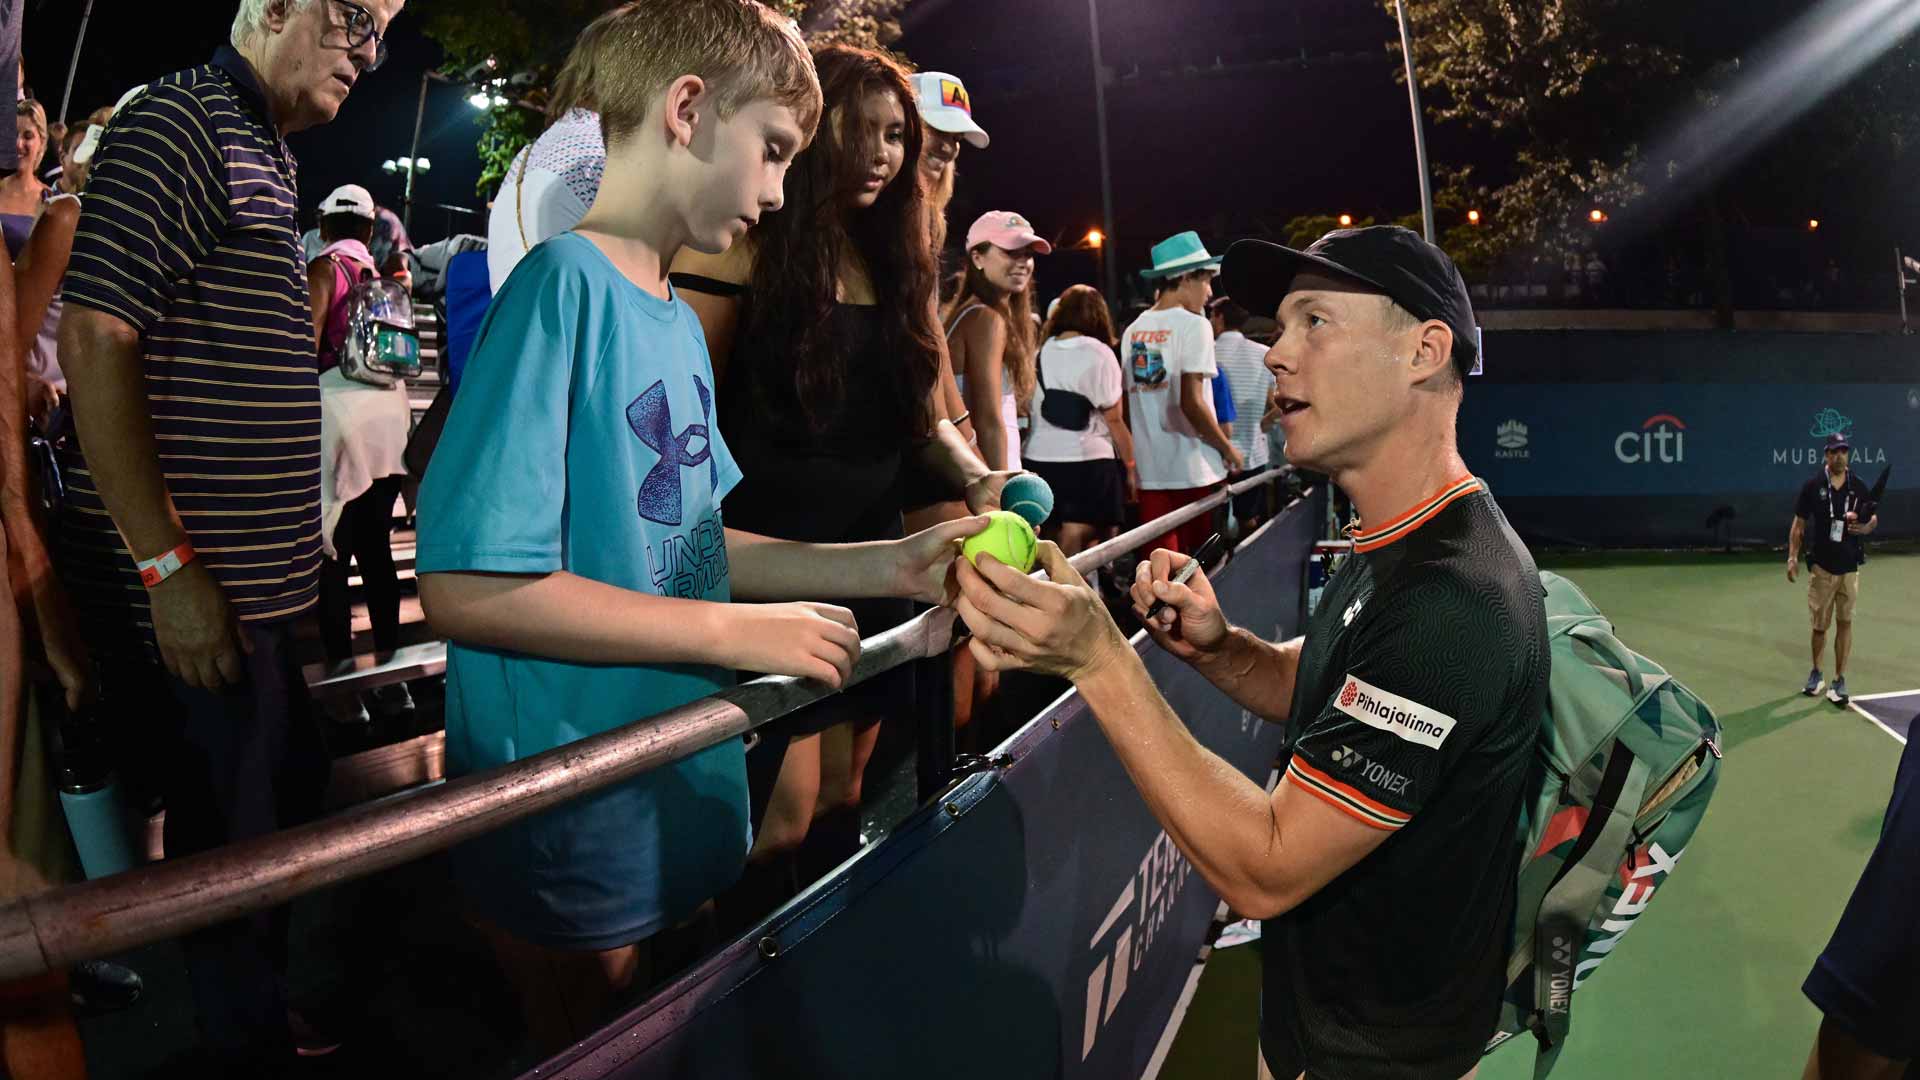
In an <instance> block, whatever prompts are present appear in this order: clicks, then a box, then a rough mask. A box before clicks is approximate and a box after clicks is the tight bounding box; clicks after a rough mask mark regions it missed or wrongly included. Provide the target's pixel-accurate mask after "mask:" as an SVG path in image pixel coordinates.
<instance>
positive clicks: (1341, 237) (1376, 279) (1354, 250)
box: [1220, 225, 1480, 375]
mask: <svg viewBox="0 0 1920 1080" xmlns="http://www.w3.org/2000/svg"><path fill="white" fill-rule="evenodd" d="M1307 271H1319V272H1322V273H1327V274H1331V275H1333V276H1334V277H1342V278H1347V279H1349V280H1351V281H1357V282H1359V283H1360V284H1362V285H1365V286H1367V287H1368V288H1370V289H1374V290H1376V291H1378V292H1381V293H1384V294H1386V296H1387V297H1388V298H1390V299H1392V300H1393V302H1394V303H1396V304H1399V305H1400V306H1401V307H1403V308H1405V309H1407V311H1409V312H1411V313H1412V314H1413V316H1414V318H1416V319H1420V320H1422V321H1425V320H1427V319H1438V320H1440V321H1441V322H1443V323H1446V324H1447V328H1448V329H1449V330H1452V331H1453V366H1454V367H1455V368H1457V369H1459V371H1460V374H1462V375H1465V374H1466V373H1467V372H1469V371H1472V370H1473V362H1474V358H1475V357H1476V356H1478V355H1479V353H1480V346H1479V342H1478V339H1477V338H1476V336H1475V329H1474V321H1473V302H1472V301H1470V300H1468V299H1467V283H1466V281H1465V280H1463V279H1462V278H1461V277H1460V269H1459V267H1456V266H1454V265H1453V260H1452V259H1449V258H1447V253H1446V252H1444V251H1441V250H1440V249H1439V248H1437V247H1435V246H1433V245H1432V244H1429V243H1427V242H1426V241H1425V240H1424V239H1422V238H1421V237H1420V234H1419V233H1416V232H1414V231H1412V230H1410V229H1403V228H1401V227H1400V226H1398V225H1372V226H1369V227H1367V228H1364V229H1335V230H1334V231H1332V232H1330V233H1328V234H1327V235H1325V236H1323V237H1321V238H1320V239H1318V240H1315V241H1314V242H1313V244H1312V246H1310V247H1308V248H1307V249H1306V250H1305V251H1295V250H1294V249H1292V248H1289V247H1282V246H1281V245H1279V244H1273V243H1268V242H1267V241H1265V240H1241V241H1239V242H1238V243H1236V244H1234V245H1233V246H1232V247H1230V248H1228V249H1227V256H1226V261H1225V262H1223V263H1222V264H1221V266H1220V291H1221V292H1222V293H1225V294H1226V295H1228V296H1231V297H1233V299H1234V300H1236V301H1237V302H1239V304H1240V306H1242V307H1244V308H1246V309H1247V310H1248V311H1251V312H1253V313H1254V314H1256V315H1268V316H1270V315H1272V314H1273V313H1274V312H1276V311H1278V310H1279V308H1280V301H1281V300H1284V299H1285V298H1286V295H1287V290H1288V288H1289V287H1290V286H1291V285H1292V284H1293V279H1294V278H1295V277H1296V276H1297V275H1299V274H1301V273H1303V272H1307Z"/></svg>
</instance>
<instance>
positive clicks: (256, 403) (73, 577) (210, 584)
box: [59, 0, 404, 1076]
mask: <svg viewBox="0 0 1920 1080" xmlns="http://www.w3.org/2000/svg"><path fill="white" fill-rule="evenodd" d="M403 2H404V0H366V2H364V3H355V2H352V0H242V2H241V4H240V5H239V10H238V13H237V14H236V15H235V17H234V21H233V32H232V38H231V45H230V46H228V47H223V48H221V49H220V50H219V51H218V52H216V53H215V54H214V56H213V59H212V60H211V61H210V62H209V63H207V64H203V65H201V66H199V67H195V68H189V69H188V70H186V71H180V72H176V73H174V74H172V75H168V76H166V77H165V78H162V79H160V80H159V81H157V82H154V83H152V84H150V85H149V86H146V87H145V88H143V90H142V91H141V92H139V93H138V94H137V95H135V96H134V97H133V98H132V100H130V101H128V102H127V103H126V105H125V106H124V108H122V109H121V111H120V112H119V113H118V114H117V115H116V117H115V119H114V123H113V125H112V127H111V128H110V129H109V130H108V132H107V134H106V136H105V137H104V138H103V139H102V141H101V144H100V147H99V149H98V151H97V152H96V153H95V155H94V160H93V171H92V176H91V179H90V181H89V185H90V186H89V189H88V190H89V192H90V194H91V195H92V196H94V197H91V198H89V199H88V200H87V202H86V205H85V207H84V209H83V210H82V211H81V214H80V222H79V225H78V228H77V230H76V233H75V236H74V240H73V257H72V261H71V263H70V270H69V273H68V276H67V284H66V290H65V299H66V314H65V317H64V318H63V320H62V322H61V328H60V359H61V364H62V367H63V368H64V370H65V371H66V373H67V377H68V383H69V389H70V391H71V394H72V398H73V407H74V415H75V418H76V421H77V426H78V443H79V447H80V449H79V450H78V451H76V453H75V455H74V456H73V457H72V458H70V459H69V460H68V462H67V465H68V469H67V476H68V478H69V497H68V503H67V509H66V512H65V514H64V515H63V518H64V519H63V522H62V528H61V537H60V541H59V546H60V548H61V553H62V567H61V569H62V571H63V577H64V578H65V579H66V580H67V581H68V582H69V585H70V588H71V590H72V592H73V598H74V601H75V605H76V607H77V608H78V610H79V614H80V618H81V623H82V632H83V635H84V636H85V637H86V638H87V639H88V644H89V646H90V647H91V649H92V652H93V654H94V656H95V658H96V659H97V661H98V662H99V664H100V666H101V668H102V669H103V670H104V671H106V672H109V673H110V677H108V678H106V679H104V680H103V682H104V683H105V684H106V688H105V694H106V698H105V702H104V707H105V708H106V709H107V710H108V715H109V716H114V717H119V718H122V719H124V720H125V721H126V724H125V727H126V730H127V732H128V734H127V736H126V738H127V739H128V740H136V739H137V740H139V742H140V745H138V746H137V747H128V748H127V751H128V753H127V758H128V760H129V762H137V763H140V764H141V765H143V766H144V767H145V769H146V770H148V771H149V774H150V775H149V776H148V777H147V778H146V779H148V780H149V781H150V782H151V783H152V784H153V785H154V786H155V787H157V788H158V790H159V793H160V794H161V795H162V797H163V798H164V800H165V803H166V808H167V824H166V851H167V854H168V855H169V856H180V855H186V854H190V853H192V852H196V851H203V850H206V849H208V848H213V847H218V846H220V845H222V844H226V843H230V842H233V841H236V840H241V839H245V838H248V837H252V836H258V835H261V834H263V833H268V832H271V831H273V830H275V829H279V828H284V827H286V826H289V825H292V824H295V823H297V822H299V821H302V820H306V819H309V818H311V817H313V816H315V815H317V813H318V812H319V810H320V796H321V791H322V788H323V786H324V784H325V780H326V771H327V764H328V762H327V757H326V755H325V752H324V749H323V747H322V746H321V744H320V741H319V737H318V731H317V729H316V728H315V726H314V721H313V717H312V715H311V712H310V709H309V705H308V701H307V693H306V685H305V681H304V680H303V678H302V676H301V672H300V666H299V664H298V663H297V662H296V660H295V657H294V643H293V632H292V628H293V624H294V620H296V619H297V618H298V617H300V616H302V615H304V614H305V613H306V612H307V611H308V610H309V609H311V608H312V607H313V604H314V600H315V596H316V594H317V588H318V582H319V567H320V499H319V490H320V393H319V386H318V381H317V378H318V372H317V368H316V362H315V353H314V341H313V330H312V326H311V324H310V322H309V319H308V311H307V293H306V275H305V272H304V267H303V266H302V265H301V262H300V247H299V238H300V230H299V228H298V226H297V223H296V217H295V213H296V208H297V206H298V203H299V196H298V194H297V192H298V184H297V183H296V181H295V164H294V160H293V155H292V153H291V151H289V149H288V148H287V143H286V137H287V135H289V134H291V133H292V132H296V131H300V130H303V129H305V128H310V127H313V126H315V125H318V124H324V123H326V122H327V121H329V120H331V119H333V117H334V114H335V113H336V112H338V111H339V108H340V105H341V103H342V102H344V101H345V100H346V99H347V94H348V93H349V92H350V91H351V90H352V89H353V87H354V84H355V83H356V82H357V81H358V80H359V79H360V77H361V75H363V74H365V73H366V72H368V71H371V70H374V69H375V68H378V67H379V66H380V63H381V61H382V60H383V59H384V58H385V56H386V46H385V42H384V35H385V32H386V29H387V26H388V23H389V22H390V21H391V20H392V19H393V17H394V16H395V15H397V14H398V13H399V11H400V8H401V6H402V4H403ZM82 455H84V456H82ZM184 944H185V948H186V955H187V965H188V971H189V975H190V977H191V983H192V986H193V993H194V1003H195V1005H196V1007H197V1009H198V1014H199V1022H200V1028H201V1034H202V1036H203V1038H202V1045H203V1046H204V1047H205V1048H206V1049H207V1051H209V1052H210V1054H211V1055H212V1056H213V1058H214V1059H215V1060H214V1061H213V1062H210V1065H211V1066H212V1067H211V1069H209V1071H212V1072H219V1073H226V1074H233V1075H248V1076H257V1075H269V1074H277V1072H278V1071H279V1070H280V1069H281V1068H282V1067H283V1062H284V1059H285V1055H287V1054H288V1053H290V1052H291V1051H293V1050H296V1049H297V1050H298V1051H300V1052H301V1053H304V1054H313V1053H319V1052H325V1051H327V1050H329V1049H331V1048H332V1046H333V1045H334V1044H332V1043H331V1042H330V1041H328V1040H325V1039H321V1038H318V1037H316V1036H315V1035H314V1033H313V1032H312V1031H311V1030H310V1029H309V1028H307V1025H305V1024H304V1023H303V1022H301V1020H300V1019H299V1017H298V1016H297V1014H294V1013H292V1012H290V1010H289V1009H288V1007H287V1004H286V997H285V993H284V986H283V970H282V969H283V968H284V964H285V956H286V917H285V913H284V911H282V912H280V913H277V914H275V915H263V916H259V917H256V918H252V919H248V920H245V921H241V922H235V923H230V924H226V925H223V926H219V927H215V928H213V929H210V930H207V931H203V932H200V933H196V934H193V935H190V936H189V937H188V938H187V939H186V941H185V942H184Z"/></svg>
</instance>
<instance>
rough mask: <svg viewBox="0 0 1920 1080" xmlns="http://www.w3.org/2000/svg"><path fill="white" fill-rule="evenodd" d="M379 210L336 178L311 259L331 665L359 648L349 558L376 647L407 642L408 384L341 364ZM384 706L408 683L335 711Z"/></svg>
mask: <svg viewBox="0 0 1920 1080" xmlns="http://www.w3.org/2000/svg"><path fill="white" fill-rule="evenodd" d="M376 213H377V211H376V210H375V208H374V205H373V196H372V195H371V194H369V193H368V191H367V189H366V188H363V187H361V186H359V185H358V184H347V185H345V186H342V187H340V188H336V189H335V190H334V192H333V194H331V195H328V196H327V198H326V201H324V202H322V203H321V204H320V238H321V239H322V240H323V241H325V243H326V247H324V248H322V249H321V251H320V254H319V256H318V257H317V258H315V259H314V260H313V261H312V262H310V263H308V264H307V292H308V295H309V297H310V300H311V304H312V308H313V336H314V340H315V342H316V343H317V345H318V347H319V364H320V473H321V475H320V514H321V520H320V528H321V534H320V539H321V543H322V545H324V547H325V549H326V560H325V561H324V562H323V563H322V564H321V566H320V609H319V617H320V642H321V645H322V647H323V648H324V649H325V651H326V657H327V663H328V664H329V665H333V664H339V663H341V662H343V661H347V660H351V659H352V657H353V631H352V608H351V605H350V603H349V600H348V596H347V576H348V574H347V571H348V567H349V564H351V563H356V562H357V563H359V564H360V579H361V582H362V584H363V587H364V589H365V592H366V601H367V617H368V619H369V620H370V621H371V622H372V624H373V647H374V651H375V652H382V653H384V652H392V651H393V650H395V649H398V648H399V647H400V576H399V573H398V572H397V571H396V570H395V569H394V565H393V503H394V500H395V499H396V498H398V497H399V495H400V484H401V480H402V479H403V478H404V477H405V476H406V474H407V466H406V462H405V460H404V454H405V451H406V446H407V433H408V429H409V428H410V427H411V424H412V420H413V412H412V407H411V406H410V405H409V403H408V400H407V391H406V387H405V385H404V384H400V383H396V384H395V385H393V386H384V387H382V386H371V385H368V384H367V383H364V382H355V381H353V380H351V379H349V378H347V377H346V375H344V374H343V373H342V372H341V370H340V361H339V354H340V349H341V347H342V345H343V343H344V342H345V340H346V336H347V312H348V297H349V294H351V293H352V292H353V288H354V286H355V285H357V284H359V283H360V282H362V281H368V280H372V279H374V278H377V277H379V276H380V274H379V268H378V266H377V265H376V264H375V262H374V258H373V253H372V252H371V251H369V250H367V242H368V241H369V240H370V239H371V238H372V236H373V228H374V219H375V216H376ZM368 704H371V705H372V706H373V707H374V709H375V710H377V711H379V712H381V713H382V714H383V715H388V716H395V715H399V714H402V713H406V712H410V711H412V709H413V698H412V696H411V695H409V694H408V692H407V687H406V684H404V683H394V684H393V685H391V686H383V687H379V688H376V689H374V690H371V691H368V693H367V700H366V701H364V702H363V701H350V702H347V703H345V707H344V710H343V711H339V712H336V713H334V718H335V719H337V720H344V721H350V722H358V723H365V722H367V721H368V720H369V719H370V717H369V715H368V712H367V705H368Z"/></svg>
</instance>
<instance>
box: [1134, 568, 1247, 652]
mask: <svg viewBox="0 0 1920 1080" xmlns="http://www.w3.org/2000/svg"><path fill="white" fill-rule="evenodd" d="M1186 563H1187V556H1185V555H1182V554H1180V553H1179V552H1177V551H1168V550H1167V549H1165V548H1161V549H1159V550H1157V551H1155V552H1154V553H1153V554H1152V555H1150V556H1148V557H1147V558H1146V559H1144V560H1142V561H1141V562H1140V564H1139V565H1138V566H1137V567H1135V569H1134V574H1133V589H1132V595H1133V613H1134V614H1135V615H1136V616H1138V617H1139V618H1140V619H1141V620H1142V621H1143V622H1144V624H1145V626H1146V628H1147V633H1148V634H1149V635H1151V636H1152V637H1153V640H1154V643H1155V644H1157V645H1159V646H1160V647H1161V648H1162V649H1165V650H1167V651H1168V652H1170V653H1172V654H1173V655H1175V656H1177V657H1179V658H1180V659H1181V660H1184V661H1186V662H1187V663H1189V664H1191V663H1195V662H1197V661H1199V660H1202V659H1204V658H1205V657H1206V656H1207V655H1209V654H1210V653H1212V652H1214V651H1215V650H1217V649H1219V648H1220V647H1221V646H1222V645H1225V644H1226V641H1227V634H1228V631H1229V630H1230V627H1228V625H1227V617H1226V616H1225V615H1223V614H1221V611H1220V601H1219V599H1218V598H1217V597H1215V596H1214V594H1213V585H1212V583H1210V582H1209V581H1207V573H1206V571H1205V570H1196V571H1194V574H1193V576H1192V577H1190V578H1188V579H1187V583H1186V584H1185V585H1181V584H1179V583H1177V582H1175V581H1174V580H1173V576H1174V575H1175V574H1177V573H1179V571H1180V568H1181V567H1182V566H1185V565H1186ZM1155 600H1165V601H1166V606H1165V607H1163V608H1161V609H1160V613H1159V614H1158V615H1155V616H1154V617H1153V618H1152V619H1147V611H1148V610H1149V609H1150V608H1152V607H1153V602H1154V601H1155Z"/></svg>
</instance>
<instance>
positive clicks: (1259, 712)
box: [1193, 626, 1305, 724]
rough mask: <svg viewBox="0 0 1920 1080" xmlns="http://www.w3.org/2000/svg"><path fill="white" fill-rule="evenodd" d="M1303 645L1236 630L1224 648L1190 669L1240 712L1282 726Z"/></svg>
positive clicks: (1291, 702) (1286, 713)
mask: <svg viewBox="0 0 1920 1080" xmlns="http://www.w3.org/2000/svg"><path fill="white" fill-rule="evenodd" d="M1304 641H1305V639H1304V638H1294V639H1293V640H1292V641H1283V642H1277V643H1276V642H1271V641H1267V640H1264V639H1263V638H1261V637H1260V635H1258V634H1255V633H1253V632H1252V631H1250V630H1246V629H1243V628H1241V627H1238V626H1236V627H1234V628H1233V629H1232V630H1230V631H1229V632H1228V634H1227V641H1226V644H1225V645H1223V646H1222V647H1221V648H1219V649H1216V650H1214V651H1213V652H1211V653H1206V654H1203V655H1202V656H1201V657H1200V658H1199V659H1197V660H1195V661H1194V664H1193V667H1194V670H1196V671H1198V672H1200V674H1202V675H1204V676H1206V679H1207V681H1208V682H1210V683H1212V684H1213V685H1214V686H1215V687H1217V688H1218V689H1219V690H1220V692H1221V693H1223V694H1225V695H1227V696H1228V697H1230V698H1232V699H1233V700H1234V701H1235V702H1236V703H1237V704H1239V706H1240V707H1241V708H1243V709H1245V710H1247V711H1248V712H1250V713H1252V714H1254V715H1255V716H1258V717H1260V718H1261V719H1262V720H1266V721H1268V722H1270V723H1275V724H1283V723H1286V720H1287V716H1288V715H1289V714H1290V713H1291V712H1292V711H1293V684H1294V679H1295V677H1296V676H1298V675H1299V673H1300V649H1301V645H1302V642H1304Z"/></svg>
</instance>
